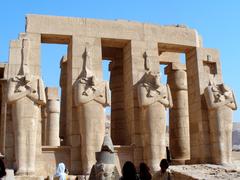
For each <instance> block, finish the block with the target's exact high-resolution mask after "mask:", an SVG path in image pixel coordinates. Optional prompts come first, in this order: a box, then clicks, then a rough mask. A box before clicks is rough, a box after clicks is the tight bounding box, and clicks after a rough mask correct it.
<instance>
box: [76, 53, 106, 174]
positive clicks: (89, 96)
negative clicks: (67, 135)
mask: <svg viewBox="0 0 240 180" xmlns="http://www.w3.org/2000/svg"><path fill="white" fill-rule="evenodd" d="M87 60H89V54H88V53H87V52H86V58H85V61H87ZM84 66H86V63H85V65H84ZM83 68H84V70H83V72H82V73H81V74H80V76H79V78H78V79H77V81H76V83H75V85H74V101H75V106H76V107H77V115H78V119H79V120H80V135H81V160H82V173H83V174H89V173H90V170H91V168H92V166H93V164H94V163H95V162H96V160H95V152H98V151H100V150H101V145H102V142H103V139H104V135H105V112H104V108H105V107H106V106H109V105H110V95H109V87H108V83H107V82H104V81H100V80H98V79H97V78H96V76H94V75H93V74H92V72H91V71H90V70H88V69H87V68H86V67H83Z"/></svg>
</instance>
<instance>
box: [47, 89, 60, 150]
mask: <svg viewBox="0 0 240 180" xmlns="http://www.w3.org/2000/svg"><path fill="white" fill-rule="evenodd" d="M46 95H47V145H48V146H59V145H60V139H59V114H60V102H59V97H58V89H57V88H49V87H47V88H46Z"/></svg>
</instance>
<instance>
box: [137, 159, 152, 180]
mask: <svg viewBox="0 0 240 180" xmlns="http://www.w3.org/2000/svg"><path fill="white" fill-rule="evenodd" d="M139 169H140V172H139V174H140V179H144V180H148V179H152V175H151V173H150V168H149V167H148V166H147V164H146V163H140V165H139Z"/></svg>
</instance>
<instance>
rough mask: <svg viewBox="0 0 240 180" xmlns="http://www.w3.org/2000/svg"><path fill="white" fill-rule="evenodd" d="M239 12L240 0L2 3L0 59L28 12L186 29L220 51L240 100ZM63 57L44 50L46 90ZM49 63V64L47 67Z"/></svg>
mask: <svg viewBox="0 0 240 180" xmlns="http://www.w3.org/2000/svg"><path fill="white" fill-rule="evenodd" d="M239 8H240V1H239V0H229V1H226V0H225V1H224V0H222V1H219V0H202V1H193V0H182V1H180V0H175V1H174V0H169V1H161V0H148V1H147V0H138V1H137V0H128V1H127V0H121V1H120V0H119V1H117V0H95V1H91V0H89V1H87V0H85V1H81V0H21V1H20V0H2V1H1V3H0V23H1V24H0V60H1V61H6V60H7V59H8V48H9V41H10V40H12V39H16V38H17V36H18V33H20V32H24V27H25V15H26V14H30V13H33V14H46V15H59V16H73V17H87V18H100V19H127V20H132V21H139V22H147V23H155V24H161V25H166V24H185V25H187V26H188V27H191V28H194V29H197V30H198V32H199V33H200V34H201V35H202V37H203V40H204V41H203V42H204V47H210V48H216V49H218V50H219V51H220V53H221V62H222V69H223V75H224V81H225V83H226V84H228V85H229V86H230V87H232V88H233V89H234V91H235V93H236V97H237V99H239V95H240V83H239V79H238V78H239V77H240V71H239V70H238V69H239V66H240V34H239V33H240V9H239ZM65 52H66V48H65V47H62V46H61V47H58V46H54V45H49V46H45V45H44V46H43V47H42V60H43V67H44V69H43V73H44V74H45V75H44V76H45V77H46V76H47V77H48V81H47V82H46V84H47V85H50V86H52V85H55V86H57V85H58V79H59V76H58V73H59V70H58V69H57V68H54V67H56V66H57V67H58V64H59V59H60V58H61V56H62V55H63V54H64V53H65ZM47 63H51V64H48V66H47V65H46V64H47ZM56 64H57V65H56ZM49 67H51V68H49ZM49 70H50V71H49ZM50 77H51V78H50ZM44 79H45V78H44ZM238 102H239V101H238ZM238 104H239V103H238ZM234 120H235V121H240V110H238V111H236V112H235V115H234Z"/></svg>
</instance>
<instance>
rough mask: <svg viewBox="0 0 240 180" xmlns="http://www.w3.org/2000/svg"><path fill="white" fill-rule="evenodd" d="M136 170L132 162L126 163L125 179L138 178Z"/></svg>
mask: <svg viewBox="0 0 240 180" xmlns="http://www.w3.org/2000/svg"><path fill="white" fill-rule="evenodd" d="M136 174H137V172H136V168H135V166H134V164H133V163H132V162H131V161H127V162H125V164H124V165H123V168H122V175H123V179H132V180H134V179H135V178H136Z"/></svg>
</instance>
